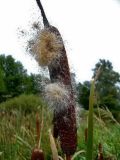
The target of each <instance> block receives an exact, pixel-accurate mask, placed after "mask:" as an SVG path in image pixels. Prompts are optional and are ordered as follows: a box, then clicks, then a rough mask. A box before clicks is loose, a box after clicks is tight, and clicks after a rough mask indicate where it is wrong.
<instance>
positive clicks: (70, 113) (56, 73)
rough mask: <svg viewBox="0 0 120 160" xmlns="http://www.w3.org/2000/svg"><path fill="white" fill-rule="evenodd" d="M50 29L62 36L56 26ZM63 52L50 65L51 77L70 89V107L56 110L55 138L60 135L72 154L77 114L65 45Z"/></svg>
mask: <svg viewBox="0 0 120 160" xmlns="http://www.w3.org/2000/svg"><path fill="white" fill-rule="evenodd" d="M49 30H50V32H54V33H55V34H57V35H59V37H61V35H60V33H59V31H58V30H57V29H56V28H55V27H50V28H49ZM61 39H62V38H61ZM61 54H62V55H61V56H60V57H59V59H57V60H56V62H55V64H56V65H49V66H48V68H49V72H50V78H51V81H52V82H56V81H57V82H60V83H62V84H64V85H65V86H66V87H67V88H68V89H69V91H70V97H69V103H68V107H67V108H66V109H65V110H63V111H61V112H59V113H55V112H54V119H53V124H54V128H53V135H54V137H55V138H57V137H58V136H59V138H60V143H61V148H62V150H63V152H64V153H65V154H66V155H72V154H74V152H75V150H76V146H77V129H76V115H75V104H74V96H73V92H72V86H71V78H70V71H69V65H68V60H67V56H66V51H65V48H64V45H63V49H62V53H61Z"/></svg>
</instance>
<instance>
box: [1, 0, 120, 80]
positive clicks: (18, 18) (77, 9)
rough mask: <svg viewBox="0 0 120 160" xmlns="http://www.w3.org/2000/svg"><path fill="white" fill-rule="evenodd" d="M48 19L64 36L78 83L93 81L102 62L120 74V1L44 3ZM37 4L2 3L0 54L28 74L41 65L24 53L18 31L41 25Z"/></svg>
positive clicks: (14, 0) (44, 0) (22, 0)
mask: <svg viewBox="0 0 120 160" xmlns="http://www.w3.org/2000/svg"><path fill="white" fill-rule="evenodd" d="M41 1H42V4H43V6H44V9H45V11H46V14H47V17H48V19H49V21H50V23H51V24H52V25H53V26H56V27H57V28H58V29H59V31H60V32H61V34H62V37H63V40H64V42H65V46H66V50H67V55H68V57H69V64H70V67H71V71H73V72H75V73H76V76H77V79H79V81H81V82H82V81H85V80H90V79H91V77H92V71H91V69H92V68H94V66H95V64H96V63H97V62H98V60H99V59H100V58H104V59H108V60H110V61H111V62H112V64H113V66H114V70H116V71H117V72H120V3H119V2H118V1H117V0H41ZM38 17H40V11H39V9H38V7H37V5H36V1H35V0H20V1H18V0H11V1H9V0H8V1H3V0H0V54H2V53H5V54H6V55H8V54H12V56H13V57H14V58H15V59H16V60H19V61H21V62H22V64H23V65H24V66H25V68H26V69H27V70H28V71H29V72H35V73H36V72H38V65H37V63H36V62H35V60H33V58H32V57H30V56H29V55H28V54H27V53H26V52H25V44H24V42H25V40H24V38H22V37H21V38H19V30H18V28H20V29H23V30H26V31H27V32H29V34H30V31H29V29H30V27H31V25H30V24H31V23H33V22H35V21H36V22H37V21H38V20H39V21H40V22H42V19H41V17H40V18H39V19H38Z"/></svg>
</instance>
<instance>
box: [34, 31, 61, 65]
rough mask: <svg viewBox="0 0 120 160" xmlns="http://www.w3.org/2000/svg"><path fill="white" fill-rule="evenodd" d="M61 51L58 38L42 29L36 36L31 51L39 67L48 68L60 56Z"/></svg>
mask: <svg viewBox="0 0 120 160" xmlns="http://www.w3.org/2000/svg"><path fill="white" fill-rule="evenodd" d="M62 49H63V42H62V39H61V38H60V36H58V35H56V34H55V33H53V32H51V31H49V29H43V30H41V31H40V32H39V33H38V35H37V36H36V38H35V40H34V45H32V48H31V51H32V54H33V55H34V56H35V59H36V60H37V61H38V63H39V64H40V65H41V66H48V65H49V64H51V63H52V62H53V60H55V59H57V58H58V57H59V56H60V55H61V52H62Z"/></svg>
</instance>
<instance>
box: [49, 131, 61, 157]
mask: <svg viewBox="0 0 120 160" xmlns="http://www.w3.org/2000/svg"><path fill="white" fill-rule="evenodd" d="M49 137H50V146H51V150H52V156H53V160H59V157H58V151H57V147H56V144H55V140H54V138H53V135H52V133H51V130H49Z"/></svg>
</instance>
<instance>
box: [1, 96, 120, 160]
mask: <svg viewBox="0 0 120 160" xmlns="http://www.w3.org/2000/svg"><path fill="white" fill-rule="evenodd" d="M37 113H38V115H39V120H40V124H41V121H42V113H43V127H42V131H41V145H40V148H41V149H42V150H43V152H44V155H45V159H47V160H51V159H52V151H51V147H50V139H49V133H48V130H49V129H50V128H51V129H52V112H51V111H50V110H49V107H47V105H46V104H45V103H44V102H43V100H42V98H40V97H39V96H35V95H21V96H19V97H16V98H13V99H11V100H8V101H6V102H4V103H1V104H0V160H30V159H31V153H32V150H33V148H34V147H35V146H36V139H37V135H36V114H37ZM87 121H88V111H85V110H83V109H80V110H79V111H78V113H77V127H78V131H77V135H78V146H77V153H78V154H76V157H75V158H74V157H73V159H75V160H85V159H86V158H85V157H86V145H87V144H86V141H87V140H86V139H87V134H86V131H87ZM93 122H94V129H93V159H94V160H95V159H96V160H97V159H98V158H97V156H98V155H99V154H100V153H99V152H102V155H103V157H104V159H105V160H120V136H119V133H120V124H119V123H118V122H117V121H116V120H115V119H114V117H113V116H112V114H111V112H110V111H109V110H107V109H106V110H103V109H100V108H97V109H96V110H95V112H94V118H93ZM56 144H57V150H58V154H59V155H60V156H61V157H64V154H63V153H62V151H61V149H60V146H59V140H58V142H56ZM100 150H101V151H100ZM79 151H80V152H79Z"/></svg>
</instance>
